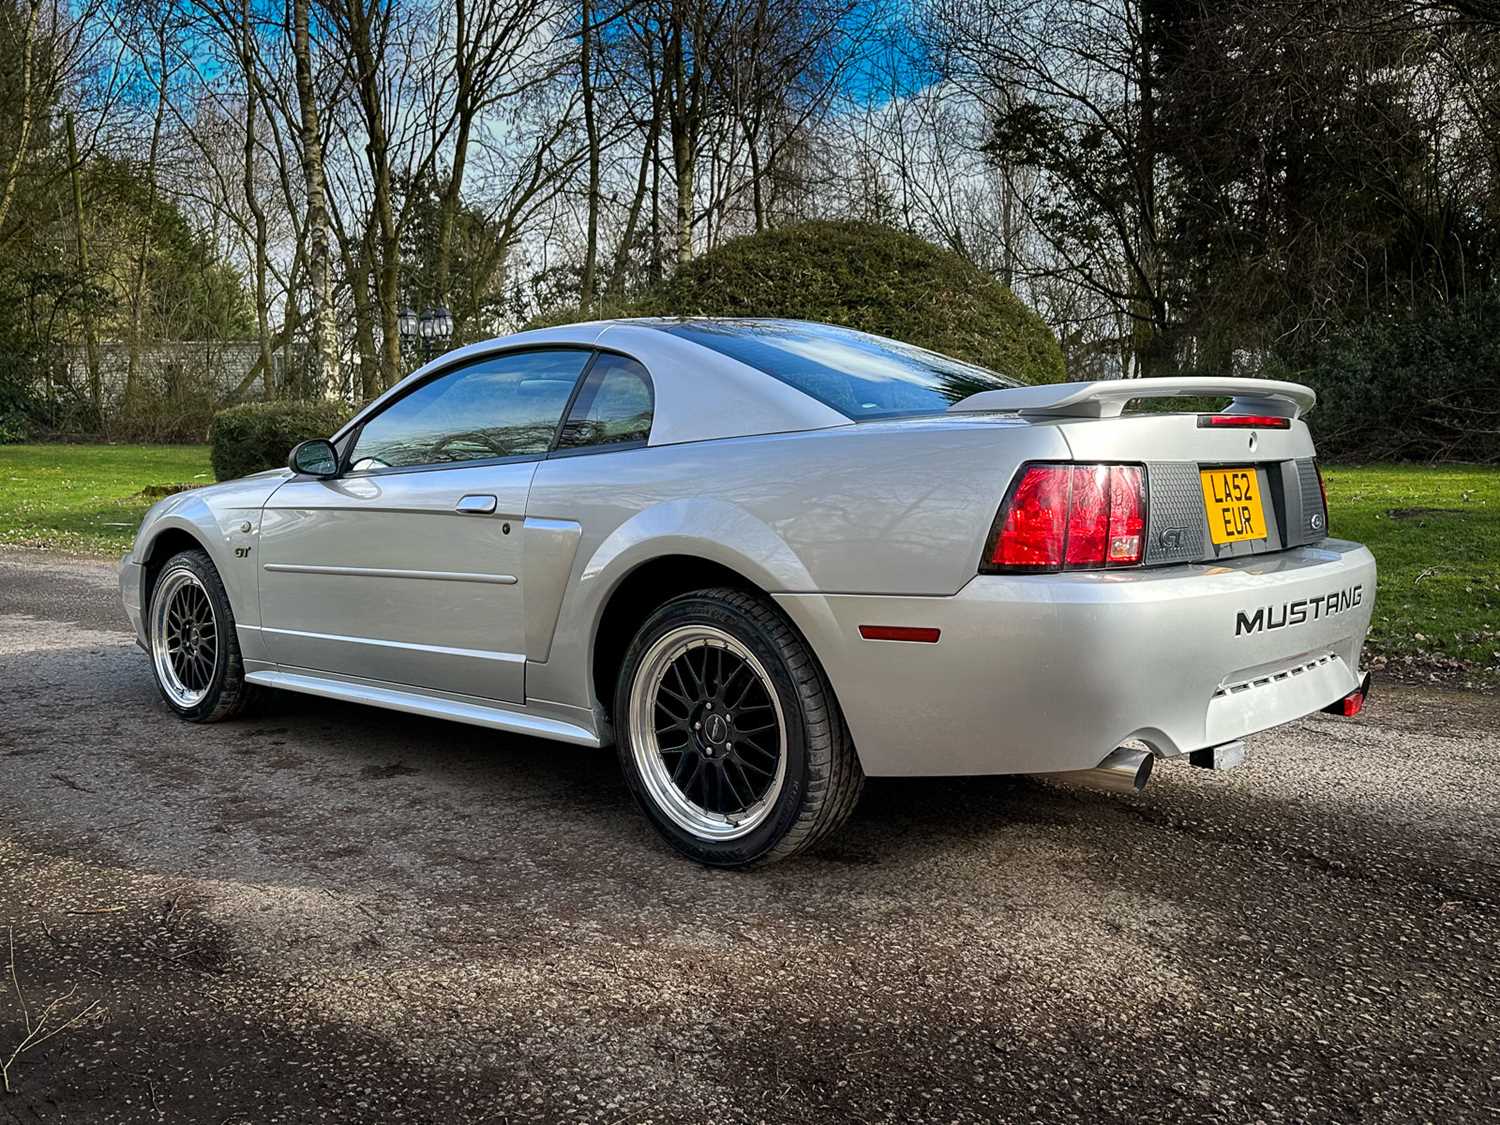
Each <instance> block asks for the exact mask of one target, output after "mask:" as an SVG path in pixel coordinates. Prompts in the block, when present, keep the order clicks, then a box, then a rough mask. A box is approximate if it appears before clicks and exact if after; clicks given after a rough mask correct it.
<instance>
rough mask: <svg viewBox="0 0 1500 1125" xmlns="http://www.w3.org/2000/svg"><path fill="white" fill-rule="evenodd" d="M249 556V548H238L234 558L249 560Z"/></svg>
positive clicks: (235, 550)
mask: <svg viewBox="0 0 1500 1125" xmlns="http://www.w3.org/2000/svg"><path fill="white" fill-rule="evenodd" d="M249 554H250V548H249V547H236V548H235V549H234V557H235V558H237V559H243V558H247V557H248V556H249Z"/></svg>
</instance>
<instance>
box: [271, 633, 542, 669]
mask: <svg viewBox="0 0 1500 1125" xmlns="http://www.w3.org/2000/svg"><path fill="white" fill-rule="evenodd" d="M260 631H261V633H263V634H264V633H274V634H275V635H276V636H278V637H301V638H302V639H304V640H309V641H338V642H339V643H340V644H346V645H371V646H374V647H375V648H399V649H402V650H403V651H406V652H427V653H432V654H434V655H437V656H464V657H468V658H469V659H471V660H498V661H499V662H500V663H502V664H525V663H526V654H525V653H522V652H489V651H486V650H485V649H480V648H448V647H447V646H445V645H422V644H416V643H414V642H412V641H384V640H380V639H379V638H377V637H346V636H344V635H343V634H341V633H309V632H306V631H305V630H302V629H273V628H272V627H271V626H269V625H262V626H261V627H260Z"/></svg>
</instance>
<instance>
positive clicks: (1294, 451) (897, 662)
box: [120, 320, 1375, 866]
mask: <svg viewBox="0 0 1500 1125" xmlns="http://www.w3.org/2000/svg"><path fill="white" fill-rule="evenodd" d="M1186 395H1192V396H1218V397H1219V398H1221V399H1228V400H1229V402H1228V405H1227V406H1226V407H1225V408H1224V409H1223V411H1222V412H1220V413H1175V414H1174V413H1139V414H1125V413H1124V407H1125V404H1126V403H1127V401H1129V400H1133V399H1141V398H1147V397H1151V398H1163V397H1182V396H1186ZM1313 402H1314V395H1313V393H1312V391H1310V390H1309V389H1308V388H1306V387H1303V386H1299V385H1297V384H1294V383H1282V382H1272V381H1268V380H1245V379H1153V380H1146V381H1139V380H1127V381H1112V382H1096V383H1064V384H1059V385H1050V386H1024V385H1021V384H1018V383H1016V382H1014V381H1013V380H1010V379H1007V378H1005V377H1004V376H1002V375H998V374H996V373H994V372H992V371H988V370H985V369H983V368H980V367H975V366H972V365H970V364H966V363H961V362H959V361H957V360H954V359H949V358H947V357H945V356H941V355H937V354H934V353H932V352H929V351H924V350H922V349H920V348H915V347H911V346H909V345H906V344H902V343H898V342H896V341H893V340H887V339H882V338H879V337H875V336H870V335H866V334H864V333H860V332H854V331H850V330H847V329H842V328H832V327H828V326H825V325H818V324H808V323H802V322H795V321H780V320H637V321H611V322H602V323H592V324H576V325H570V326H567V327H562V328H550V329H545V330H541V331H536V332H524V333H521V334H519V335H516V336H510V337H506V338H504V339H499V340H491V341H488V342H486V343H482V344H474V345H472V346H469V347H465V348H462V349H460V350H457V351H454V352H452V353H450V354H448V355H445V356H443V357H442V358H441V359H438V360H436V361H435V362H433V363H430V364H428V365H427V366H426V367H424V368H422V369H421V370H419V371H417V372H416V373H414V374H413V375H411V376H410V377H409V378H407V379H406V380H404V381H403V382H402V383H400V384H399V385H398V386H396V387H394V388H393V389H391V390H390V391H388V392H387V393H386V394H384V395H383V396H381V397H380V398H379V399H378V400H376V401H375V402H373V403H371V404H370V405H369V406H368V407H366V408H365V409H364V410H362V411H361V412H360V413H359V414H358V416H356V417H355V418H354V420H353V421H351V422H350V423H349V424H348V425H346V426H345V427H344V428H343V429H342V430H340V431H339V432H338V433H336V434H334V435H333V436H332V438H331V439H330V440H328V441H322V440H319V441H310V442H305V443H303V444H302V445H300V446H298V447H297V448H296V449H295V450H293V451H292V454H291V459H290V463H289V465H288V467H287V468H286V469H279V470H275V471H272V472H265V473H259V474H257V475H255V476H251V477H246V478H244V479H242V480H236V481H227V482H225V483H222V484H217V485H213V486H211V487H208V488H200V489H196V490H194V491H190V492H185V493H181V494H179V495H176V496H172V497H169V498H167V499H166V500H164V501H162V502H161V503H159V504H157V505H156V506H155V507H154V508H152V509H151V511H150V512H149V513H147V515H146V519H145V522H144V523H143V524H142V525H141V529H140V532H139V534H138V535H137V536H136V540H135V544H134V546H133V548H132V549H131V551H130V553H129V554H128V555H126V556H125V558H124V559H123V561H122V562H121V565H120V588H121V591H122V594H123V596H124V601H125V608H126V610H127V612H128V613H129V615H130V618H131V621H132V623H133V624H134V626H135V629H136V634H137V637H138V639H139V641H140V644H141V645H142V646H143V647H144V648H145V649H146V651H147V652H148V653H149V654H150V657H151V667H152V670H153V672H154V674H155V678H156V683H157V686H158V687H159V688H160V690H161V694H162V695H163V697H164V698H165V699H166V701H167V704H168V705H169V706H170V707H171V708H172V709H173V710H174V711H176V712H177V713H178V714H179V715H180V716H182V717H183V718H185V719H189V720H192V721H195V722H212V721H217V720H221V719H227V718H230V717H232V716H234V715H235V714H237V713H238V712H239V711H240V710H241V709H242V708H243V707H244V706H245V705H246V704H247V703H248V702H249V701H250V700H251V698H252V696H253V695H254V694H255V693H256V692H257V691H258V690H259V689H262V688H282V689H285V690H289V691H298V692H307V693H311V694H313V695H320V696H325V697H328V698H333V699H342V700H353V701H356V702H360V703H368V704H373V705H375V706H379V707H390V708H395V709H397V710H401V711H409V712H413V713H416V714H421V715H431V716H438V717H441V718H446V719H455V720H458V721H460V722H467V723H477V724H480V725H482V726H488V727H492V728H495V729H497V730H503V731H510V732H516V733H522V734H531V735H537V736H540V737H542V738H550V739H556V740H558V741H561V742H570V743H574V744H577V745H582V746H604V745H608V744H609V743H611V742H614V743H615V744H617V745H618V747H619V758H620V763H621V766H622V767H623V769H624V772H625V777H626V778H627V780H628V782H629V785H630V788H631V790H632V791H633V792H634V794H635V796H636V797H637V798H638V800H639V802H640V805H641V807H642V809H643V810H644V811H645V813H646V815H647V816H648V817H649V818H650V819H651V821H652V822H653V823H654V824H655V825H656V827H657V828H658V829H659V830H660V831H661V833H662V834H663V835H664V836H665V837H666V838H667V840H669V841H670V842H671V843H672V844H673V845H674V846H675V847H677V848H679V849H680V850H681V851H683V852H685V853H686V854H687V855H689V856H691V857H692V858H694V859H697V860H699V861H701V862H703V863H708V864H716V865H723V866H742V865H747V864H756V863H765V862H769V861H771V860H775V859H779V858H782V857H784V856H787V855H790V854H792V853H793V852H796V851H798V850H799V849H801V848H804V847H806V846H808V845H809V844H812V843H814V842H815V841H817V840H819V839H821V838H822V837H824V836H825V835H826V834H828V833H829V832H830V831H832V830H833V829H834V828H836V827H837V826H838V825H839V824H840V823H841V822H842V821H843V820H844V819H845V818H846V817H847V816H848V815H849V812H850V810H851V809H852V808H853V806H854V803H855V801H856V799H857V797H858V796H859V792H860V788H861V786H862V784H863V780H864V778H865V777H866V776H906V775H918V774H922V775H933V774H947V775H964V774H1006V773H1046V774H1068V775H1069V776H1071V777H1073V778H1075V779H1077V780H1079V781H1083V782H1090V783H1094V784H1098V785H1102V786H1105V787H1114V788H1120V789H1134V788H1140V787H1141V786H1143V785H1144V784H1145V783H1146V780H1147V778H1148V777H1149V775H1150V771H1151V767H1152V764H1153V762H1154V761H1155V760H1156V759H1158V758H1184V759H1186V760H1188V761H1190V762H1192V763H1193V764H1197V765H1202V766H1208V767H1211V768H1220V769H1223V768H1228V767H1230V766H1233V765H1235V764H1238V762H1239V761H1241V760H1242V759H1243V757H1244V744H1243V742H1242V739H1243V738H1244V736H1246V735H1248V734H1251V733H1253V732H1256V731H1261V730H1265V729H1267V728H1269V727H1274V726H1276V725H1278V724H1281V723H1285V722H1288V721H1290V720H1292V719H1296V718H1299V717H1301V716H1303V715H1306V714H1308V713H1310V712H1313V711H1317V710H1320V709H1324V710H1332V711H1335V712H1338V713H1343V714H1353V713H1355V712H1357V711H1358V709H1359V708H1360V706H1361V705H1362V702H1363V698H1364V692H1365V691H1366V690H1368V677H1367V676H1362V675H1361V672H1360V663H1359V659H1360V649H1361V647H1362V645H1363V643H1364V637H1365V632H1366V629H1367V627H1368V625H1369V620H1370V611H1371V607H1372V604H1373V601H1374V594H1375V561H1374V559H1373V558H1372V557H1371V555H1370V553H1369V551H1367V550H1366V549H1365V548H1364V547H1362V546H1359V545H1358V544H1355V543H1350V542H1345V541H1342V540H1338V539H1330V538H1328V537H1327V532H1328V514H1327V504H1326V500H1325V498H1324V495H1323V492H1322V487H1321V484H1322V481H1321V477H1320V475H1319V473H1318V468H1317V464H1316V462H1315V460H1314V453H1313V444H1312V440H1311V438H1310V437H1309V435H1308V430H1307V426H1306V425H1305V424H1304V423H1303V422H1302V421H1301V420H1300V416H1301V415H1302V414H1304V413H1305V412H1306V411H1307V410H1308V409H1309V408H1310V407H1311V406H1312V405H1313Z"/></svg>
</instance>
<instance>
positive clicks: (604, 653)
mask: <svg viewBox="0 0 1500 1125" xmlns="http://www.w3.org/2000/svg"><path fill="white" fill-rule="evenodd" d="M714 587H727V588H731V589H739V590H744V591H746V592H747V593H753V594H762V595H764V593H765V591H764V590H762V589H761V588H760V587H759V586H757V585H756V584H755V583H754V582H753V581H751V580H750V579H749V578H746V577H745V576H744V575H743V574H741V573H740V572H739V571H737V570H735V569H733V568H732V567H729V566H725V565H724V564H723V563H718V562H714V561H713V560H712V559H706V558H702V557H701V556H698V555H681V554H674V555H661V556H658V557H657V558H654V559H649V560H647V561H646V562H643V563H641V564H640V565H639V566H637V567H635V568H634V569H633V570H631V571H630V572H629V573H628V574H626V575H625V576H624V577H623V578H621V579H620V581H619V582H618V583H617V584H616V585H615V588H614V589H613V590H612V591H610V594H609V598H608V600H607V601H606V602H605V604H604V612H603V613H601V614H600V616H599V627H598V628H597V629H595V630H594V643H593V646H592V649H591V654H592V655H591V660H590V669H591V672H592V680H593V688H594V698H595V699H597V700H598V701H599V703H600V704H601V705H602V706H603V707H604V708H605V709H606V710H612V709H613V707H614V698H615V685H616V681H617V680H618V679H619V675H620V666H621V664H622V663H623V662H624V659H625V652H626V650H627V649H628V648H629V647H630V642H631V641H632V640H634V639H635V635H636V632H637V631H638V630H639V629H640V627H641V626H642V625H643V624H644V623H645V621H646V619H647V618H648V617H650V616H651V614H652V613H654V612H655V611H656V610H657V609H658V608H659V607H660V606H663V605H665V604H666V603H667V602H669V601H671V600H672V599H673V598H676V597H680V596H682V595H683V594H690V593H692V592H693V591H694V590H707V589H711V588H714Z"/></svg>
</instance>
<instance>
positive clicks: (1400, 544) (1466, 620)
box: [1323, 465, 1500, 683]
mask: <svg viewBox="0 0 1500 1125" xmlns="http://www.w3.org/2000/svg"><path fill="white" fill-rule="evenodd" d="M1323 476H1324V480H1325V482H1326V483H1327V485H1328V523H1329V530H1330V531H1331V532H1332V533H1333V534H1334V535H1336V536H1338V537H1339V538H1341V539H1357V540H1359V541H1360V542H1362V543H1365V544H1368V546H1369V548H1370V550H1372V551H1373V552H1375V561H1376V562H1377V563H1378V564H1379V567H1380V579H1379V592H1378V593H1377V594H1376V597H1375V618H1374V622H1373V624H1372V626H1371V631H1370V652H1371V653H1373V654H1376V655H1378V656H1384V657H1386V658H1387V659H1388V660H1389V661H1390V664H1389V666H1388V667H1389V669H1390V670H1391V671H1393V672H1396V673H1398V674H1399V673H1412V674H1416V675H1422V676H1428V675H1437V676H1439V677H1441V678H1444V679H1450V680H1470V681H1476V682H1478V681H1483V682H1487V683H1493V682H1494V681H1495V680H1496V679H1500V468H1474V467H1443V468H1427V467H1425V466H1421V465H1332V466H1325V467H1324V469H1323Z"/></svg>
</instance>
